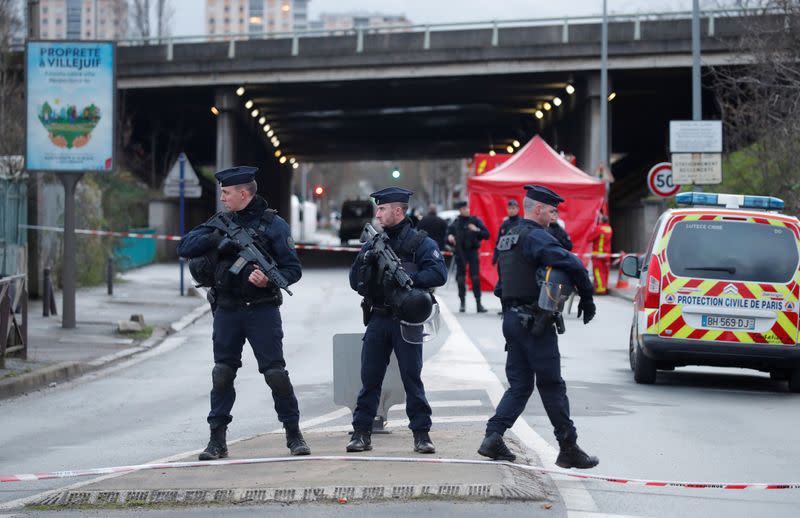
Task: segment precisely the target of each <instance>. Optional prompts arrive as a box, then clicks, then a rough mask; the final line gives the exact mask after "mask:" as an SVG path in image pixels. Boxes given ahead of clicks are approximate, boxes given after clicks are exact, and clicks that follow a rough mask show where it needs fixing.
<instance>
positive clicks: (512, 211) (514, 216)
mask: <svg viewBox="0 0 800 518" xmlns="http://www.w3.org/2000/svg"><path fill="white" fill-rule="evenodd" d="M506 214H508V216H507V217H506V218H505V219H504V220H503V222H502V223H501V224H500V229H499V230H498V231H497V240H496V241H495V243H494V254H493V255H492V264H497V258H498V257H499V256H500V252H498V251H497V243H499V242H500V238H501V237H503V236H504V235H506V234H507V233H508V231H509V230H511V229H512V228H514V227H515V226H516V225H517V223H519V220H520V217H519V203H518V202H517V200H515V199H514V198H511V199H510V200H508V203H506Z"/></svg>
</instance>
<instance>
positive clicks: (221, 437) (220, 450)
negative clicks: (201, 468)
mask: <svg viewBox="0 0 800 518" xmlns="http://www.w3.org/2000/svg"><path fill="white" fill-rule="evenodd" d="M227 430H228V427H227V426H224V425H223V426H218V427H216V428H212V429H211V439H210V440H209V441H208V446H206V449H205V450H203V451H202V452H201V453H200V455H199V456H198V457H197V458H198V459H200V460H218V459H224V458H225V457H227V456H228V445H227V444H226V443H225V432H226V431H227Z"/></svg>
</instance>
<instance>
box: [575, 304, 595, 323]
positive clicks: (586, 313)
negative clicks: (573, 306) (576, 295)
mask: <svg viewBox="0 0 800 518" xmlns="http://www.w3.org/2000/svg"><path fill="white" fill-rule="evenodd" d="M595 313H597V308H596V307H595V305H594V301H593V300H592V297H581V300H580V302H578V318H581V314H583V323H584V324H588V323H589V322H591V321H592V319H593V318H594V315H595Z"/></svg>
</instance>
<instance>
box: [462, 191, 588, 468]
mask: <svg viewBox="0 0 800 518" xmlns="http://www.w3.org/2000/svg"><path fill="white" fill-rule="evenodd" d="M525 188H526V189H527V190H528V192H527V194H526V197H525V201H524V209H525V218H524V219H523V220H522V221H521V222H520V223H519V225H517V226H516V227H515V228H513V229H512V230H510V231H509V232H508V233H507V234H506V236H505V238H504V240H503V242H501V244H500V258H499V264H500V271H501V277H500V279H501V281H500V284H501V285H500V286H499V288H500V290H499V291H500V293H501V299H502V301H503V307H504V308H506V312H505V314H504V316H503V335H504V336H505V339H506V343H507V346H506V347H507V350H508V356H507V358H506V376H507V377H508V383H509V388H508V390H506V392H505V394H503V398H502V399H501V400H500V403H499V404H498V405H497V410H496V413H495V415H494V416H493V417H492V418H491V419H489V422H488V423H487V424H486V437H485V438H484V440H483V442H482V443H481V446H480V448H479V449H478V453H480V454H481V455H483V456H484V457H490V458H492V459H495V460H508V461H513V460H514V459H515V456H514V454H513V453H511V451H509V449H508V447H507V446H506V444H505V443H504V442H503V434H504V433H505V431H506V430H508V429H509V428H511V427H512V426H513V424H514V421H516V420H517V418H518V417H519V416H520V414H522V412H523V411H524V410H525V405H526V404H527V402H528V399H529V398H530V396H531V394H532V393H533V389H534V384H535V385H536V387H537V388H538V389H539V394H540V396H541V398H542V404H543V405H544V408H545V411H546V412H547V416H548V417H549V418H550V422H551V423H552V425H553V428H554V432H555V436H556V439H557V440H558V444H559V447H560V452H559V454H558V458H557V460H556V464H557V465H558V466H560V467H562V468H582V469H586V468H592V467H594V466H596V465H597V463H598V462H599V461H598V459H597V457H592V456H589V455H587V454H586V453H585V452H584V451H583V450H581V449H580V448H579V447H578V444H577V439H578V434H577V432H576V430H575V425H574V424H573V423H572V420H571V419H570V415H569V400H568V399H567V387H566V384H565V383H564V380H563V379H562V378H561V355H560V353H559V350H558V339H557V336H556V330H555V327H554V324H553V323H552V322H551V321H548V322H546V323H545V324H546V325H544V326H542V327H541V328H540V329H538V330H537V331H536V332H537V333H538V334H534V332H532V331H533V329H531V328H530V327H526V326H525V325H524V323H523V319H522V318H520V311H522V312H523V313H522V314H523V315H524V314H525V313H524V312H525V311H528V310H529V308H530V307H531V305H532V304H535V303H536V302H537V301H538V299H539V290H540V287H539V285H538V283H537V270H539V269H542V268H546V267H552V268H554V269H558V270H560V271H562V272H564V273H565V274H566V275H567V276H568V277H569V281H571V282H572V284H573V285H574V286H576V287H577V289H578V293H579V295H580V302H579V304H578V317H580V316H581V314H583V323H584V324H588V323H589V321H590V320H592V318H594V315H595V311H596V310H595V305H594V302H593V301H592V283H591V281H590V280H589V276H588V274H587V272H586V269H585V268H584V266H583V263H581V261H580V260H579V259H578V258H577V257H576V256H575V255H573V254H571V253H570V252H568V251H566V250H565V249H564V247H563V246H561V244H560V243H559V242H558V240H557V239H556V238H555V237H553V235H552V234H550V233H549V232H548V231H547V227H548V225H549V224H550V221H551V220H552V218H553V213H554V212H555V211H556V210H557V209H556V207H557V206H558V204H559V203H561V202H563V201H564V200H563V198H561V197H560V196H558V195H557V194H556V193H554V192H553V191H551V190H550V189H547V188H546V187H542V186H536V185H526V186H525ZM529 314H530V313H529ZM532 314H533V316H534V319H536V318H551V317H550V315H548V314H545V313H542V312H535V311H534V312H532ZM533 327H534V329H535V328H536V327H537V326H533Z"/></svg>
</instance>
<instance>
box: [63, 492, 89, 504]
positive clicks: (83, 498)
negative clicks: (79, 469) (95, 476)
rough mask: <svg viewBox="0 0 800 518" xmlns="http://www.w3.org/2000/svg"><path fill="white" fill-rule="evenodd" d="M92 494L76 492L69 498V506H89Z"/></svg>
mask: <svg viewBox="0 0 800 518" xmlns="http://www.w3.org/2000/svg"><path fill="white" fill-rule="evenodd" d="M91 496H92V494H91V493H87V492H85V491H74V492H72V493H70V494H69V496H68V497H67V505H81V504H88V503H89V498H91Z"/></svg>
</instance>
